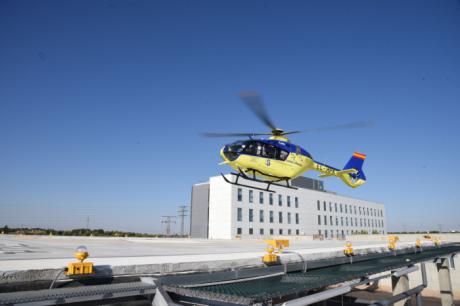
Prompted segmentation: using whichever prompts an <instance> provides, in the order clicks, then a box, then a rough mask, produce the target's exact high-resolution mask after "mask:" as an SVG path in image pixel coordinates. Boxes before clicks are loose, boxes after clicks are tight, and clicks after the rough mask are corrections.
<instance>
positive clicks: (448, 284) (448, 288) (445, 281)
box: [436, 258, 454, 306]
mask: <svg viewBox="0 0 460 306" xmlns="http://www.w3.org/2000/svg"><path fill="white" fill-rule="evenodd" d="M436 267H437V269H438V278H439V290H440V294H441V304H442V306H452V305H454V295H453V292H452V281H451V279H450V270H449V259H448V258H440V260H439V261H438V262H437V263H436Z"/></svg>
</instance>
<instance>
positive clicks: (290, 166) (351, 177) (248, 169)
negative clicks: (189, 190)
mask: <svg viewBox="0 0 460 306" xmlns="http://www.w3.org/2000/svg"><path fill="white" fill-rule="evenodd" d="M240 98H241V99H242V101H243V102H244V103H245V104H246V105H247V106H248V107H249V109H250V110H252V111H253V112H254V113H255V114H256V115H257V117H258V118H259V119H260V120H261V121H262V122H263V123H264V124H265V125H266V126H268V127H269V128H270V129H271V132H269V133H204V134H203V135H204V136H206V137H244V136H245V137H249V139H248V140H239V141H235V142H233V143H231V144H227V145H225V146H224V147H223V148H222V149H221V150H220V155H221V157H222V159H223V160H224V161H223V163H221V164H226V165H229V166H230V167H232V168H233V169H235V170H236V171H237V173H231V174H232V175H234V176H235V177H236V180H235V181H231V180H229V179H227V178H226V177H225V176H224V175H223V174H222V177H223V178H224V180H225V181H227V182H228V183H230V184H234V185H240V186H246V187H251V188H254V189H261V190H266V191H271V192H273V191H272V190H270V186H271V185H276V186H282V187H288V188H293V189H295V188H294V187H292V186H291V185H290V180H292V179H294V178H296V177H298V176H300V175H301V174H302V173H304V172H306V171H308V170H316V171H319V172H321V175H320V177H329V176H336V177H338V178H340V179H341V180H342V181H344V182H345V184H347V185H348V186H350V187H352V188H356V187H358V186H361V185H362V184H364V183H365V182H366V176H365V175H364V172H363V170H362V166H363V163H364V160H365V159H366V155H364V154H362V153H358V152H355V153H354V154H353V156H352V157H351V158H350V160H349V161H348V162H347V164H346V165H345V167H344V168H343V169H342V170H340V169H337V168H334V167H331V166H329V165H326V164H324V163H320V162H318V161H315V160H314V159H313V157H312V156H311V155H310V153H308V152H307V151H306V150H305V149H303V148H302V147H300V146H298V145H295V144H293V143H291V142H290V140H289V139H288V138H287V137H286V135H291V134H297V133H302V132H312V131H313V132H316V131H330V130H339V129H351V128H362V127H368V126H370V125H371V123H370V122H352V123H347V124H340V125H335V126H329V127H323V128H317V129H309V130H303V131H289V132H285V131H283V130H282V129H280V128H277V127H275V125H274V124H273V121H272V120H271V119H270V117H269V116H268V113H267V111H266V109H265V106H264V104H263V102H262V98H261V96H260V95H259V94H258V93H257V92H245V93H241V94H240ZM255 136H269V138H268V139H255V138H253V137H255ZM240 178H244V179H246V180H250V181H256V182H261V183H266V184H267V187H266V188H265V189H264V188H258V187H255V186H248V185H244V184H241V183H240V182H239V179H240ZM280 183H282V184H280Z"/></svg>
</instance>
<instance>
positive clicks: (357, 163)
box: [343, 152, 366, 180]
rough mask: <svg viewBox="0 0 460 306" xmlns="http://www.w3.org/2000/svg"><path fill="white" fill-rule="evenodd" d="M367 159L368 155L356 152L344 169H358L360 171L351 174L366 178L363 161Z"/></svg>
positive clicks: (354, 176)
mask: <svg viewBox="0 0 460 306" xmlns="http://www.w3.org/2000/svg"><path fill="white" fill-rule="evenodd" d="M365 159H366V155H364V154H362V153H358V152H355V153H354V154H353V156H352V157H351V158H350V160H349V161H348V162H347V164H346V165H345V167H343V170H349V169H356V170H357V171H358V173H356V174H354V175H353V174H352V175H351V176H352V177H353V178H356V179H361V180H366V176H365V175H364V172H363V163H364V160H365Z"/></svg>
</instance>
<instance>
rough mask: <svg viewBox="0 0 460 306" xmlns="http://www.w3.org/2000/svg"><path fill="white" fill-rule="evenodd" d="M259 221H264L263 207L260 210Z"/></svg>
mask: <svg viewBox="0 0 460 306" xmlns="http://www.w3.org/2000/svg"><path fill="white" fill-rule="evenodd" d="M259 222H260V223H264V211H263V210H262V209H261V210H259Z"/></svg>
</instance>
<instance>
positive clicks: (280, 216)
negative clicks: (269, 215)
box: [278, 211, 283, 224]
mask: <svg viewBox="0 0 460 306" xmlns="http://www.w3.org/2000/svg"><path fill="white" fill-rule="evenodd" d="M278 222H279V223H280V224H281V223H283V212H281V211H280V212H279V213H278Z"/></svg>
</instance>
